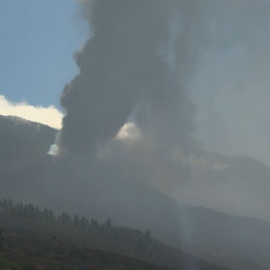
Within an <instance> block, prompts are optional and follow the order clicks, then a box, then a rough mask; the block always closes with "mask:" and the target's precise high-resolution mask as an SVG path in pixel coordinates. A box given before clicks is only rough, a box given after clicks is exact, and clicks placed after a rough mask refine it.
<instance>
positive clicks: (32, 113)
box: [0, 95, 63, 129]
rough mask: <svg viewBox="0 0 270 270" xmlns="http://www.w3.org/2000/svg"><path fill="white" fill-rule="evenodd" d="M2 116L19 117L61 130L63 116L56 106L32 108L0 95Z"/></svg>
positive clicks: (24, 103)
mask: <svg viewBox="0 0 270 270" xmlns="http://www.w3.org/2000/svg"><path fill="white" fill-rule="evenodd" d="M0 115H5V116H18V117H21V118H24V119H26V120H30V121H33V122H37V123H41V124H44V125H48V126H50V127H53V128H56V129H61V127H62V118H63V114H62V112H60V111H59V110H58V109H56V108H55V107H54V106H49V107H41V106H37V107H35V106H32V105H29V104H27V103H26V102H20V103H14V102H11V101H9V100H7V99H6V98H5V97H4V96H2V95H0Z"/></svg>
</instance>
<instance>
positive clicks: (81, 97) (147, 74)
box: [61, 0, 196, 154]
mask: <svg viewBox="0 0 270 270" xmlns="http://www.w3.org/2000/svg"><path fill="white" fill-rule="evenodd" d="M165 2H166V3H165ZM191 2H193V1H174V0H169V1H163V0H148V1H145V0H136V1H134V0H114V1H108V0H99V1H82V5H83V8H84V14H85V16H86V18H87V19H88V20H89V22H90V25H91V27H90V29H91V35H92V38H91V39H89V40H88V42H87V43H86V45H85V46H84V48H83V49H82V51H81V52H79V53H77V54H76V55H75V58H76V62H77V65H78V67H79V68H80V73H79V75H78V76H77V77H76V78H75V79H74V80H73V81H72V82H70V83H69V84H68V85H67V86H66V88H65V90H64V93H63V96H62V105H63V106H64V107H65V108H66V111H67V116H66V117H65V118H64V121H63V130H62V135H61V148H62V151H64V152H67V153H70V154H76V153H82V152H91V153H94V152H95V148H96V146H97V144H98V143H103V142H104V141H106V140H108V139H110V138H113V137H115V136H116V135H117V133H118V132H119V130H120V128H121V127H122V126H124V124H125V123H126V121H127V119H128V118H129V117H132V116H133V118H134V121H135V120H136V122H137V124H138V125H141V128H143V129H145V130H148V131H150V130H151V132H152V133H153V134H154V133H160V137H164V136H165V135H166V134H164V132H165V130H170V129H172V128H173V129H175V126H182V127H183V128H182V129H181V132H178V134H175V133H174V131H173V130H172V131H171V132H170V138H167V139H168V141H169V140H171V139H173V140H176V137H177V140H180V141H181V140H184V141H186V139H187V138H188V137H189V134H190V133H191V130H192V121H191V118H192V114H193V108H192V106H191V105H190V104H189V102H187V97H186V93H185V90H184V87H183V86H184V84H185V81H186V79H187V77H188V76H189V73H190V71H191V70H192V69H193V66H194V64H193V63H194V58H195V57H196V55H195V54H194V51H193V50H192V45H191V44H189V43H190V41H191V39H192V38H191V37H189V31H188V28H189V27H191V26H192V23H191V24H187V25H186V22H185V21H186V20H187V17H188V18H189V20H190V21H191V22H192V19H195V12H194V10H193V9H194V8H193V4H192V3H191ZM179 18H180V19H179ZM179 20H182V21H183V22H184V23H183V25H184V26H183V27H184V28H183V29H179V27H178V26H177V23H179ZM177 27H178V28H177ZM177 31H180V32H181V34H182V36H181V40H180V43H179V42H178V43H179V44H180V45H178V48H177V49H178V51H179V52H178V54H175V50H176V48H175V46H176V43H177V41H179V38H180V36H179V35H176V34H175V33H176V32H177ZM176 39H178V40H176ZM191 50H192V53H191ZM179 64H180V65H179ZM179 74H181V75H180V78H179ZM181 80H182V81H181ZM179 107H182V108H183V109H180V110H179V109H176V108H179ZM166 119H167V120H168V119H170V120H169V121H167V120H166ZM161 131H162V132H163V134H162V132H161ZM166 133H167V134H169V132H166ZM166 136H167V135H166Z"/></svg>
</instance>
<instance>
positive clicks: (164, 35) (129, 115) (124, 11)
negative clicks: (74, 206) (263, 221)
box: [58, 0, 270, 215]
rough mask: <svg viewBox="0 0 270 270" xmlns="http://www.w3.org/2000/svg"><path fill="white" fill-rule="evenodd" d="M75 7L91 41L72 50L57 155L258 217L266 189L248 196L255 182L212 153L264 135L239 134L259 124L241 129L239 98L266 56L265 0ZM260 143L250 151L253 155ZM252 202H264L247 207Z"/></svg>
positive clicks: (129, 1) (94, 2)
mask: <svg viewBox="0 0 270 270" xmlns="http://www.w3.org/2000/svg"><path fill="white" fill-rule="evenodd" d="M80 4H81V7H82V15H83V16H84V18H85V19H86V20H87V21H88V22H89V29H90V31H89V39H88V40H87V42H86V44H85V45H84V47H83V48H82V49H81V50H80V51H79V52H77V53H76V54H75V61H76V63H77V65H78V67H79V70H80V71H79V74H78V75H77V76H76V77H75V78H74V80H72V81H71V82H70V83H68V84H67V85H66V87H65V90H64V92H63V95H62V98H61V102H62V105H63V106H64V108H65V109H66V112H67V114H66V116H65V117H64V121H63V129H62V131H61V135H60V140H59V142H58V143H59V147H60V154H61V155H64V156H67V157H74V156H75V157H83V159H84V160H85V161H84V162H82V161H81V159H80V161H79V162H78V164H79V163H81V164H85V167H83V166H82V165H79V168H80V169H79V171H80V173H85V174H86V175H91V169H90V167H91V166H88V165H87V164H89V163H102V164H105V167H103V168H105V171H106V174H108V175H109V174H110V171H111V170H112V171H114V173H115V172H116V171H117V172H118V173H116V174H114V177H116V178H121V179H125V180H126V181H138V182H142V183H144V184H147V185H150V186H151V187H154V188H157V189H158V190H160V191H162V192H164V193H166V194H169V195H171V196H173V197H174V198H176V199H180V200H181V199H184V200H185V201H186V202H188V203H191V204H195V205H204V206H207V207H210V208H211V207H216V208H218V210H222V211H226V212H233V213H234V214H240V215H241V214H243V215H249V214H250V215H256V212H258V209H260V208H264V205H265V198H264V197H263V198H259V197H258V196H260V188H261V187H259V188H258V190H253V193H252V199H250V196H249V193H250V192H251V191H250V190H249V188H247V190H246V188H243V187H242V186H241V184H243V183H240V182H238V180H237V181H235V182H233V181H232V182H231V179H230V177H231V176H230V173H231V171H230V170H231V164H229V162H228V163H227V162H226V160H225V161H224V159H223V158H221V160H220V159H218V158H217V160H215V158H214V157H215V156H214V157H210V158H209V155H208V154H207V155H206V154H205V150H209V151H212V152H218V153H223V154H231V155H233V154H234V153H235V154H236V155H237V154H238V153H241V149H244V148H245V147H246V144H247V143H245V142H249V141H250V138H252V137H254V136H257V134H256V132H255V133H251V134H245V133H244V132H246V131H248V130H249V129H250V128H251V127H252V125H249V124H247V125H246V128H243V129H242V126H244V122H246V123H248V122H249V119H251V118H252V111H251V117H250V118H248V115H246V114H245V111H246V109H245V105H246V104H245V103H243V102H241V99H240V98H241V97H242V96H243V97H244V96H246V93H247V94H249V93H251V95H250V97H252V88H250V87H249V86H250V84H251V83H252V82H256V80H253V76H252V75H254V74H256V72H258V68H259V67H260V64H261V63H263V60H264V59H265V58H263V57H262V55H261V51H260V50H262V51H263V52H265V50H266V48H267V46H266V45H265V44H262V43H263V41H268V39H267V38H266V37H265V34H266V33H269V29H268V27H267V26H268V19H269V18H268V13H267V11H269V10H270V6H269V3H268V1H266V0H261V1H258V2H254V1H238V2H237V3H236V2H234V1H226V2H217V1H211V0H208V1H204V2H201V1H198V0H192V1H190V0H189V1H187V0H169V1H166V2H165V1H163V0H155V1H154V0H148V1H142V0H138V1H133V0H115V1H108V0H91V1H90V0H84V1H80ZM269 44H270V42H269ZM265 64H266V63H265ZM265 76H266V75H265ZM255 77H256V75H254V78H255ZM256 78H257V79H258V80H259V78H260V76H257V77H256ZM240 88H241V91H240V90H239V89H240ZM240 92H241V93H243V94H242V96H241V94H239V93H240ZM243 100H245V99H243ZM258 103H259V102H258ZM247 104H248V106H249V103H247ZM250 104H252V103H250ZM241 108H242V109H241ZM228 112H229V113H228ZM240 112H241V113H242V115H241V113H240ZM253 115H255V116H254V120H255V121H257V120H258V117H259V116H261V115H260V114H257V113H255V114H253ZM226 117H227V118H226ZM260 119H261V118H260ZM237 121H240V123H239V122H237ZM237 124H239V126H238V127H237ZM237 132H238V133H237ZM235 134H236V136H235ZM238 141H239V144H238ZM254 148H256V147H253V148H252V147H249V149H248V150H247V152H246V153H249V152H251V151H254V156H255V157H256V155H257V156H258V154H256V149H255V150H254ZM258 152H259V151H258ZM242 153H245V151H243V150H242ZM251 156H252V155H251ZM91 168H93V167H91ZM225 171H226V172H227V171H229V173H228V172H227V174H226V172H225ZM205 172H207V173H205ZM216 172H219V173H220V174H219V175H216ZM213 175H214V176H215V177H216V178H215V177H213ZM224 175H227V176H226V177H229V178H228V179H227V178H226V177H225V176H224ZM228 175H229V176H228ZM224 177H225V179H224ZM233 177H234V176H233ZM101 178H102V177H101ZM209 179H212V180H211V181H210V180H209ZM221 179H223V181H220V180H221ZM100 181H102V179H100ZM212 181H214V182H212ZM217 182H219V184H218V186H217V187H216V189H213V188H212V185H213V183H214V186H215V185H216V183H217ZM208 185H210V186H208ZM232 190H234V192H233V194H232V192H231V191H232ZM248 200H251V201H257V204H256V205H255V206H253V207H248V205H249V203H248ZM217 202H218V203H217Z"/></svg>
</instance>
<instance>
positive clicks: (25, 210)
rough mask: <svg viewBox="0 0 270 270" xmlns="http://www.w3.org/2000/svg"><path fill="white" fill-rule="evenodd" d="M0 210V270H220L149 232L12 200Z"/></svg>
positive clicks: (2, 203) (4, 202) (5, 202)
mask: <svg viewBox="0 0 270 270" xmlns="http://www.w3.org/2000/svg"><path fill="white" fill-rule="evenodd" d="M0 209H1V211H0V225H1V227H2V228H3V233H4V234H3V237H0V240H3V243H4V245H3V250H2V257H1V260H0V265H2V268H0V269H29V270H31V269H50V270H53V269H57V270H58V269H67V270H68V269H100V270H102V269H104V270H105V269H112V270H114V269H117V270H118V269H119V270H120V269H131V270H133V269H134V270H139V269H140V270H144V269H145V270H146V269H149V270H151V269H153V270H154V269H161V268H158V267H157V266H159V267H163V268H162V269H183V270H184V269H187V270H189V269H190V266H191V265H197V266H198V267H199V269H200V270H222V269H223V268H220V267H218V266H214V265H210V264H208V263H206V262H204V261H202V260H198V259H196V258H194V257H192V256H190V255H188V254H186V253H184V252H181V251H180V250H175V249H173V248H170V247H168V246H166V245H164V244H162V243H161V242H159V241H156V240H155V239H153V238H152V236H151V232H150V231H148V230H146V231H145V232H142V231H140V230H132V229H127V228H117V227H114V226H112V224H111V220H110V219H108V220H107V221H106V222H105V223H103V224H99V223H98V222H97V221H96V220H88V219H87V218H85V217H78V216H76V215H75V216H74V217H71V216H70V215H68V214H67V213H61V214H59V215H55V214H54V213H53V211H52V210H47V209H44V210H42V211H41V210H39V208H38V207H34V206H33V205H31V204H28V205H23V204H21V203H17V204H14V203H13V202H12V201H11V200H3V201H0ZM143 261H145V262H143ZM154 265H157V266H154Z"/></svg>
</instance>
